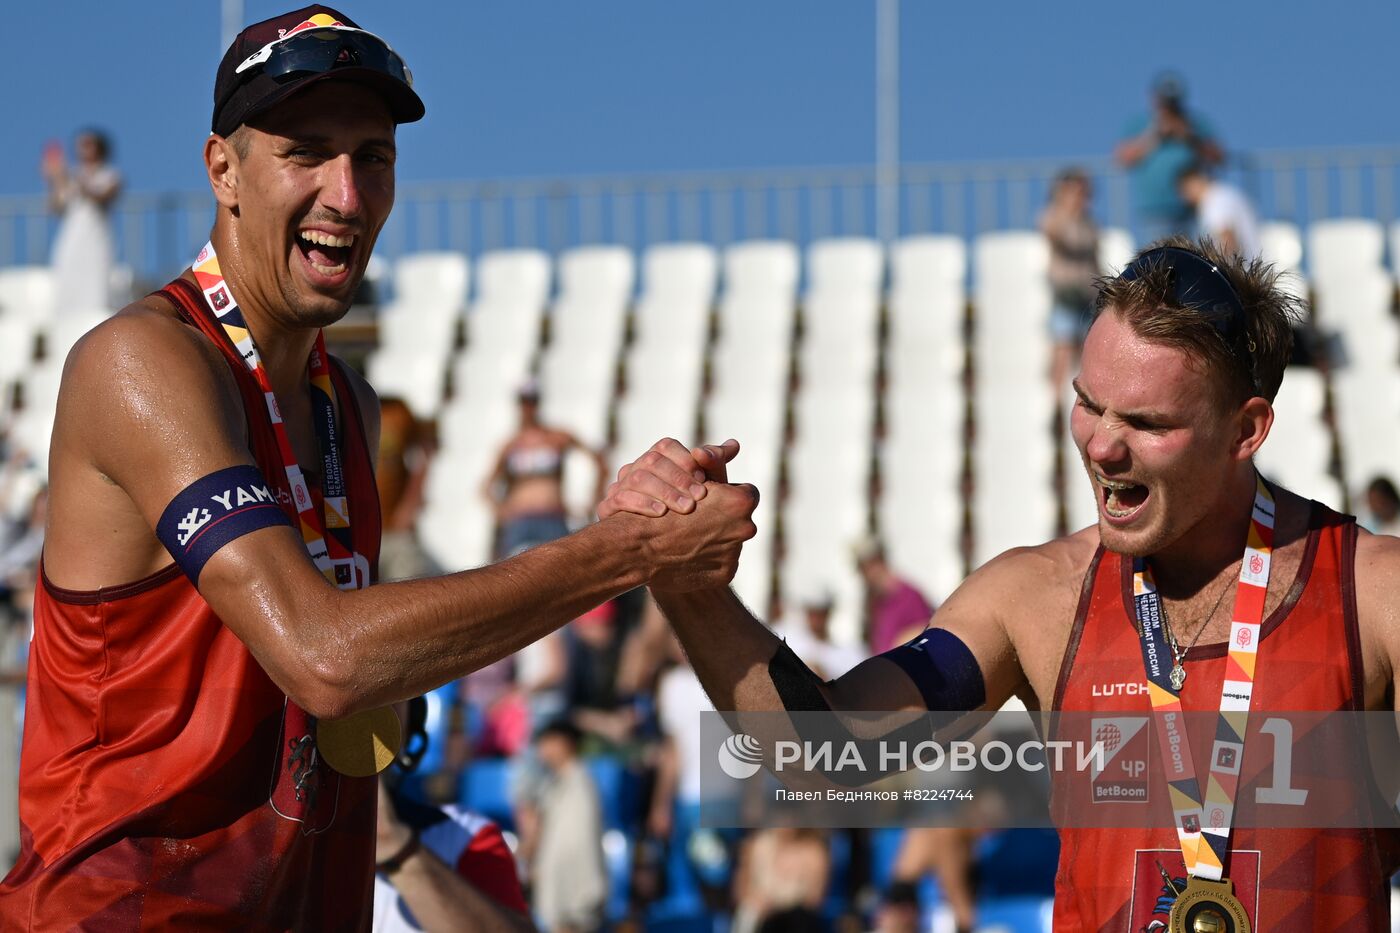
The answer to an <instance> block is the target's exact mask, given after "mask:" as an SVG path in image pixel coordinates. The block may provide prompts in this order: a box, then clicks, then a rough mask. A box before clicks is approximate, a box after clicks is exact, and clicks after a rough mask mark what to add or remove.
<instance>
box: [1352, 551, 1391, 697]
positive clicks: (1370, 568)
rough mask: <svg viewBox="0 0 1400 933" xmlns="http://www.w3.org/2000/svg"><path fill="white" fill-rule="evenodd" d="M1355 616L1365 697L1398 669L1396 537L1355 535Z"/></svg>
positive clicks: (1385, 681)
mask: <svg viewBox="0 0 1400 933" xmlns="http://www.w3.org/2000/svg"><path fill="white" fill-rule="evenodd" d="M1356 615H1357V625H1358V627H1359V628H1360V630H1361V646H1362V649H1361V650H1362V655H1363V658H1362V660H1363V663H1364V665H1365V670H1366V680H1367V684H1368V688H1367V693H1368V695H1369V694H1372V693H1373V688H1375V687H1377V686H1381V687H1382V688H1383V685H1385V684H1388V683H1389V682H1390V680H1391V678H1393V676H1394V672H1395V671H1396V670H1397V669H1400V538H1396V537H1394V536H1392V535H1374V534H1371V533H1369V532H1367V531H1365V530H1364V529H1363V530H1362V531H1361V533H1360V534H1359V535H1358V536H1357V539H1356ZM1370 699H1371V698H1370V697H1368V704H1367V705H1368V706H1373V705H1374V704H1373V703H1371V702H1369V700H1370Z"/></svg>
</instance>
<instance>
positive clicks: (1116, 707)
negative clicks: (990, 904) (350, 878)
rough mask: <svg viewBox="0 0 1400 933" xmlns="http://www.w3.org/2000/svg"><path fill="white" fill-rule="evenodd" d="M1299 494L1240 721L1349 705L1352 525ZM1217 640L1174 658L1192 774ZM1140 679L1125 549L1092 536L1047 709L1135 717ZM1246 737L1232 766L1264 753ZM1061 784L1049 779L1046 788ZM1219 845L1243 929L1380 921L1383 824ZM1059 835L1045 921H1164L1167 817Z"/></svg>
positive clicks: (1131, 932) (1099, 924)
mask: <svg viewBox="0 0 1400 933" xmlns="http://www.w3.org/2000/svg"><path fill="white" fill-rule="evenodd" d="M1310 507H1311V510H1312V511H1311V515H1310V521H1309V530H1308V536H1307V541H1306V544H1305V548H1304V555H1303V559H1302V562H1301V564H1300V565H1299V568H1298V572H1297V576H1296V578H1295V579H1294V581H1293V584H1292V586H1291V587H1290V588H1289V589H1288V591H1287V593H1286V595H1285V597H1284V600H1283V602H1282V603H1281V604H1280V605H1279V607H1278V608H1277V609H1276V610H1275V611H1274V612H1273V613H1272V614H1270V615H1269V617H1268V618H1266V619H1265V620H1264V623H1263V627H1262V630H1261V638H1260V643H1259V654H1258V666H1257V668H1256V670H1257V677H1258V679H1257V681H1256V683H1255V685H1254V698H1253V702H1252V705H1251V708H1252V709H1253V710H1254V711H1255V713H1256V715H1255V716H1252V717H1251V725H1250V730H1251V733H1254V732H1255V730H1256V729H1257V728H1258V723H1257V720H1259V719H1260V718H1261V717H1260V716H1258V715H1257V714H1258V713H1259V712H1260V711H1263V710H1270V709H1273V710H1279V711H1335V710H1356V709H1360V708H1361V707H1362V705H1363V702H1364V693H1363V684H1362V663H1361V656H1360V636H1359V633H1358V629H1357V622H1356V593H1355V585H1354V562H1355V554H1356V536H1357V529H1356V525H1355V522H1354V520H1353V519H1351V518H1350V517H1349V516H1343V515H1339V514H1337V513H1335V512H1333V511H1331V510H1330V509H1327V508H1326V507H1325V506H1322V505H1320V504H1318V503H1316V502H1314V503H1311V506H1310ZM1225 648H1226V646H1225V644H1224V643H1223V642H1222V643H1219V644H1212V645H1200V646H1197V647H1194V648H1192V649H1191V650H1190V651H1189V653H1188V655H1187V660H1186V670H1187V672H1188V675H1189V676H1188V677H1187V679H1186V683H1185V686H1184V689H1183V690H1182V694H1181V700H1182V706H1183V708H1184V709H1185V710H1186V711H1187V713H1188V714H1190V713H1194V712H1196V711H1201V712H1204V713H1206V714H1208V716H1202V717H1192V718H1191V721H1190V722H1189V723H1188V726H1189V729H1188V732H1189V740H1190V743H1191V749H1192V753H1193V758H1194V761H1195V764H1196V772H1197V777H1198V779H1199V780H1200V781H1201V786H1202V787H1204V786H1205V779H1206V771H1207V770H1208V768H1209V766H1210V760H1209V742H1210V740H1211V738H1212V735H1211V734H1209V733H1210V730H1209V729H1203V728H1199V727H1198V726H1197V725H1196V724H1197V723H1198V722H1200V721H1202V720H1204V719H1207V718H1209V719H1210V721H1211V722H1214V718H1213V717H1214V714H1215V713H1216V712H1217V711H1218V710H1219V708H1220V691H1221V682H1222V680H1223V678H1224V673H1225V662H1226V651H1225ZM1145 684H1146V675H1145V673H1144V669H1143V660H1142V649H1141V643H1140V641H1139V638H1138V632H1137V625H1136V621H1135V613H1134V608H1133V566H1132V560H1131V559H1130V558H1125V557H1123V556H1122V555H1119V554H1114V553H1112V552H1109V551H1106V550H1104V549H1103V548H1102V547H1100V548H1099V551H1098V553H1097V554H1096V555H1095V557H1094V560H1093V562H1092V563H1091V564H1090V567H1089V572H1088V574H1087V576H1086V578H1085V581H1084V587H1083V590H1082V594H1081V598H1080V604H1079V609H1078V612H1077V614H1076V618H1075V623H1074V629H1073V632H1072V634H1071V636H1070V640H1069V646H1068V648H1067V649H1066V651H1065V657H1064V660H1063V662H1062V664H1061V668H1060V677H1059V683H1058V685H1057V688H1056V694H1055V704H1054V705H1055V709H1056V710H1058V711H1064V712H1073V711H1113V712H1115V713H1117V712H1120V711H1121V712H1137V711H1141V712H1142V714H1143V715H1144V716H1147V715H1150V713H1151V705H1150V702H1149V699H1148V697H1147V695H1146V689H1145V686H1141V685H1145ZM1150 731H1151V730H1150V729H1147V730H1144V732H1143V733H1142V734H1141V741H1142V742H1143V743H1144V744H1143V746H1142V748H1143V750H1144V754H1142V760H1145V761H1147V762H1148V763H1149V764H1148V766H1149V767H1152V768H1156V769H1158V770H1161V768H1162V765H1161V763H1160V761H1159V760H1158V759H1157V757H1156V753H1157V749H1156V747H1155V744H1156V739H1155V738H1150V737H1149V736H1148V733H1149V732H1150ZM1257 741H1258V737H1257V736H1253V735H1252V736H1251V742H1250V743H1249V744H1246V746H1245V756H1244V762H1243V767H1244V769H1245V773H1249V772H1250V771H1251V767H1252V762H1251V750H1253V752H1254V753H1255V754H1268V753H1269V750H1268V749H1260V748H1259V747H1257ZM1147 743H1151V747H1150V751H1147V749H1148V747H1149V746H1148V744H1147ZM1242 786H1243V784H1242ZM1061 790H1062V788H1060V787H1057V789H1056V793H1057V794H1059V793H1061ZM1240 803H1241V806H1243V805H1244V803H1245V802H1244V801H1243V800H1241V801H1240ZM1090 805H1091V806H1092V805H1094V804H1090ZM1102 805H1103V806H1118V805H1121V804H1115V803H1113V802H1105V803H1104V804H1102ZM1086 822H1087V821H1086ZM1230 845H1231V855H1230V858H1229V860H1227V862H1226V865H1225V871H1226V874H1227V876H1228V877H1229V878H1231V879H1232V881H1234V883H1235V885H1236V893H1237V895H1239V896H1240V898H1241V900H1242V901H1244V902H1245V904H1246V907H1247V908H1248V909H1251V910H1252V911H1254V912H1257V913H1255V915H1254V916H1253V917H1252V919H1253V921H1254V923H1253V928H1254V929H1255V930H1264V931H1268V933H1294V931H1297V933H1304V931H1306V933H1312V931H1315V930H1388V929H1390V927H1389V920H1388V918H1389V897H1388V888H1387V881H1388V879H1389V877H1390V875H1391V874H1392V873H1394V871H1395V870H1396V868H1397V866H1400V858H1397V854H1400V852H1398V850H1397V840H1396V834H1395V833H1394V832H1393V831H1377V830H1360V829H1251V828H1243V827H1242V828H1239V829H1236V830H1235V832H1234V833H1233V835H1232V838H1231V843H1230ZM1060 846H1061V850H1060V866H1059V871H1058V873H1057V875H1056V878H1055V920H1054V929H1055V930H1056V931H1071V930H1075V931H1113V933H1140V931H1143V930H1157V929H1162V928H1163V927H1164V926H1165V922H1166V920H1167V910H1168V908H1169V906H1170V901H1171V897H1170V896H1169V895H1168V894H1167V891H1166V888H1165V885H1164V882H1163V880H1162V877H1161V871H1160V870H1159V869H1158V865H1159V864H1161V865H1163V866H1164V867H1167V870H1168V871H1170V872H1171V874H1172V875H1173V877H1174V878H1175V879H1178V880H1180V879H1182V878H1184V875H1185V871H1184V868H1183V865H1182V858H1181V849H1180V846H1179V844H1178V842H1177V836H1176V831H1175V830H1174V829H1171V828H1160V829H1125V828H1120V827H1114V828H1063V829H1061V830H1060ZM1159 898H1160V899H1161V900H1159ZM1157 924H1160V925H1157Z"/></svg>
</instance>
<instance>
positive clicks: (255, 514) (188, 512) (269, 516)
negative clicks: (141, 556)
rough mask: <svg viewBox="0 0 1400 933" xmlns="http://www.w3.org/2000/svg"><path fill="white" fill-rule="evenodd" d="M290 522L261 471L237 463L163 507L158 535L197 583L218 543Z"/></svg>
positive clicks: (190, 485)
mask: <svg viewBox="0 0 1400 933" xmlns="http://www.w3.org/2000/svg"><path fill="white" fill-rule="evenodd" d="M290 524H291V521H290V520H289V519H288V518H287V513H285V512H283V511H282V506H280V505H278V504H277V498H276V497H275V496H274V495H273V494H272V492H271V491H270V490H269V489H268V487H267V481H266V480H265V479H264V478H263V475H262V473H261V472H259V471H258V469H257V468H256V467H251V466H236V467H229V468H227V469H224V470H218V471H216V472H214V473H210V474H209V475H208V476H204V477H201V478H199V479H197V480H195V481H194V482H193V483H190V484H189V485H188V486H186V487H185V488H184V489H182V490H180V492H179V493H177V494H176V496H175V498H174V499H171V500H170V504H169V505H167V506H166V507H165V511H164V512H163V513H161V516H160V521H159V522H158V523H157V524H156V537H157V538H159V539H160V543H161V544H163V545H165V549H166V550H167V551H169V552H170V556H171V557H173V558H175V563H177V564H179V565H180V569H181V570H183V571H184V572H185V576H187V577H189V578H190V582H191V583H193V584H195V585H196V586H198V585H199V574H200V571H202V570H203V569H204V564H205V563H206V562H207V561H208V560H209V558H211V557H213V556H214V554H215V553H216V552H217V551H218V550H219V548H221V547H223V546H224V545H225V544H228V543H229V542H230V541H234V540H236V539H238V538H241V537H243V536H244V535H246V534H248V533H250V532H254V531H257V530H258V529H259V528H267V527H270V526H272V525H290Z"/></svg>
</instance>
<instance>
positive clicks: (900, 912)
mask: <svg viewBox="0 0 1400 933" xmlns="http://www.w3.org/2000/svg"><path fill="white" fill-rule="evenodd" d="M918 930H919V892H918V889H917V888H916V887H915V886H914V885H913V884H912V883H910V882H908V881H896V882H895V883H894V884H892V885H890V889H889V891H887V892H886V893H885V897H884V899H883V900H882V902H881V904H880V909H879V911H878V912H877V913H876V916H875V933H918Z"/></svg>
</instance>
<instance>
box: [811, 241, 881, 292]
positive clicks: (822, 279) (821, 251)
mask: <svg viewBox="0 0 1400 933" xmlns="http://www.w3.org/2000/svg"><path fill="white" fill-rule="evenodd" d="M884 276H885V256H884V250H883V249H881V247H880V243H879V241H877V240H867V239H863V238H859V237H849V238H842V239H829V240H818V241H816V242H815V243H813V244H812V245H811V246H810V247H809V248H808V249H807V291H808V293H809V294H823V293H831V294H855V295H876V294H879V292H880V288H881V286H882V285H883V283H884Z"/></svg>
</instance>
